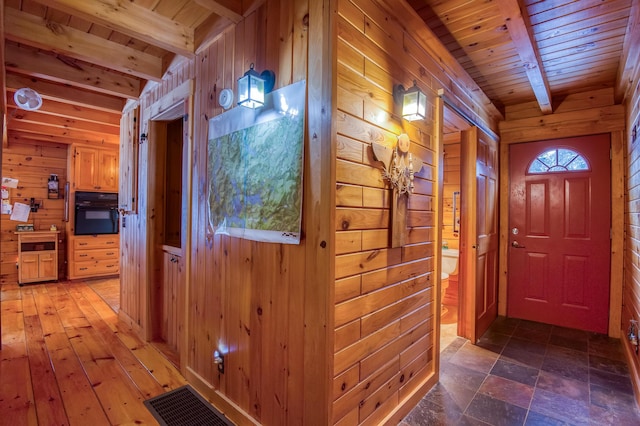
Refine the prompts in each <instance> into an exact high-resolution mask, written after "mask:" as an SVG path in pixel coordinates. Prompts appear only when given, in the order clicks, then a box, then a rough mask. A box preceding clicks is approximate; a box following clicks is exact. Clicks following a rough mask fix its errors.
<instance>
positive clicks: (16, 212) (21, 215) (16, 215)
mask: <svg viewBox="0 0 640 426" xmlns="http://www.w3.org/2000/svg"><path fill="white" fill-rule="evenodd" d="M30 211H31V206H29V204H22V203H15V204H14V205H13V212H11V218H10V219H11V220H15V221H17V222H26V221H28V220H29V212H30Z"/></svg>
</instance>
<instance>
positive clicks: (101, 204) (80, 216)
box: [74, 191, 118, 235]
mask: <svg viewBox="0 0 640 426" xmlns="http://www.w3.org/2000/svg"><path fill="white" fill-rule="evenodd" d="M75 201H76V208H75V223H74V225H75V226H74V229H75V235H99V234H117V233H118V193H116V192H82V191H77V192H76V200H75Z"/></svg>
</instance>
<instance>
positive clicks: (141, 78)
mask: <svg viewBox="0 0 640 426" xmlns="http://www.w3.org/2000/svg"><path fill="white" fill-rule="evenodd" d="M371 1H384V0H371ZM407 1H408V3H409V4H410V5H411V6H412V7H413V8H414V9H415V10H416V12H417V13H418V14H419V15H420V16H421V17H422V18H423V19H424V21H425V22H426V24H427V25H428V26H429V27H430V28H431V29H432V30H433V31H434V32H435V34H436V35H438V37H439V38H440V40H441V41H442V42H443V43H444V44H445V46H446V47H447V48H448V49H449V51H450V52H451V53H452V54H453V55H454V57H455V58H456V59H457V60H458V61H459V62H460V63H461V64H462V65H463V67H464V68H465V69H466V70H467V72H468V73H469V75H470V76H471V77H472V78H473V79H474V80H475V81H476V82H477V84H478V85H479V86H480V87H481V88H482V90H484V92H485V93H486V94H487V96H489V98H490V99H491V100H492V101H493V102H494V103H495V105H496V106H497V107H498V108H499V109H503V108H504V107H505V106H509V105H515V104H520V103H525V102H531V101H537V102H538V103H539V106H540V109H541V111H542V112H544V113H549V112H552V111H553V106H554V101H557V100H558V99H561V98H562V97H563V96H566V95H567V94H570V93H576V92H583V91H588V90H591V89H601V88H604V87H610V88H614V89H615V91H616V95H617V100H618V101H621V100H622V97H623V95H624V92H625V90H626V88H627V85H628V81H629V80H630V75H629V73H630V70H632V69H633V66H634V65H635V61H637V60H638V56H639V55H638V50H640V30H639V29H638V28H639V27H640V23H639V22H640V10H639V9H640V6H638V3H640V2H637V1H636V0H407ZM263 2H264V0H126V1H123V0H37V1H36V0H4V32H3V34H4V38H5V51H4V62H5V71H6V85H7V97H6V103H7V118H8V126H7V127H8V130H9V132H8V140H9V143H10V142H11V140H21V139H31V140H45V141H54V142H63V143H72V142H86V143H118V138H119V130H118V124H119V117H120V112H121V111H122V108H123V107H124V105H125V102H126V101H127V100H129V99H136V98H137V97H138V96H139V94H140V93H141V91H142V90H143V88H144V87H145V85H146V84H148V83H149V82H154V81H159V80H160V78H161V77H162V75H163V74H164V73H165V72H166V71H167V69H168V68H169V66H170V64H171V63H172V61H173V59H174V58H175V57H176V56H186V57H193V56H194V55H195V53H196V52H197V51H198V49H199V48H202V47H203V46H205V45H206V44H207V43H208V42H209V41H210V40H212V39H213V38H215V36H216V35H218V34H219V33H220V32H222V31H223V30H224V29H225V28H227V27H228V26H229V25H232V24H233V23H235V22H238V21H239V20H241V19H242V18H243V16H246V15H247V14H248V13H250V12H252V11H253V10H255V9H256V8H257V7H258V6H259V5H260V4H262V3H263ZM521 10H522V11H523V13H521ZM630 16H631V19H630ZM21 87H30V88H32V89H34V90H36V91H38V92H39V93H40V94H41V95H42V97H43V98H44V105H43V106H42V108H41V109H39V110H37V111H33V112H31V111H24V110H21V109H18V108H16V105H15V103H14V102H13V93H14V92H15V90H17V89H19V88H21ZM451 124H452V126H455V123H451Z"/></svg>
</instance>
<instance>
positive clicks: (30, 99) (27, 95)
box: [13, 87, 42, 111]
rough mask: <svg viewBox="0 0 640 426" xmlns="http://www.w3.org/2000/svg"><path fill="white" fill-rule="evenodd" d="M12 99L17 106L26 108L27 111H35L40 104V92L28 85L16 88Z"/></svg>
mask: <svg viewBox="0 0 640 426" xmlns="http://www.w3.org/2000/svg"><path fill="white" fill-rule="evenodd" d="M13 100H14V101H15V102H16V105H18V107H19V108H22V109H26V110H27V111H35V110H36V109H38V108H40V107H41V106H42V98H41V97H40V94H38V92H36V91H35V90H33V89H29V88H28V87H23V88H22V89H18V90H16V93H14V94H13Z"/></svg>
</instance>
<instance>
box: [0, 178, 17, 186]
mask: <svg viewBox="0 0 640 426" xmlns="http://www.w3.org/2000/svg"><path fill="white" fill-rule="evenodd" d="M2 186H6V187H7V188H17V187H18V179H13V178H10V177H4V176H3V177H2Z"/></svg>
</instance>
